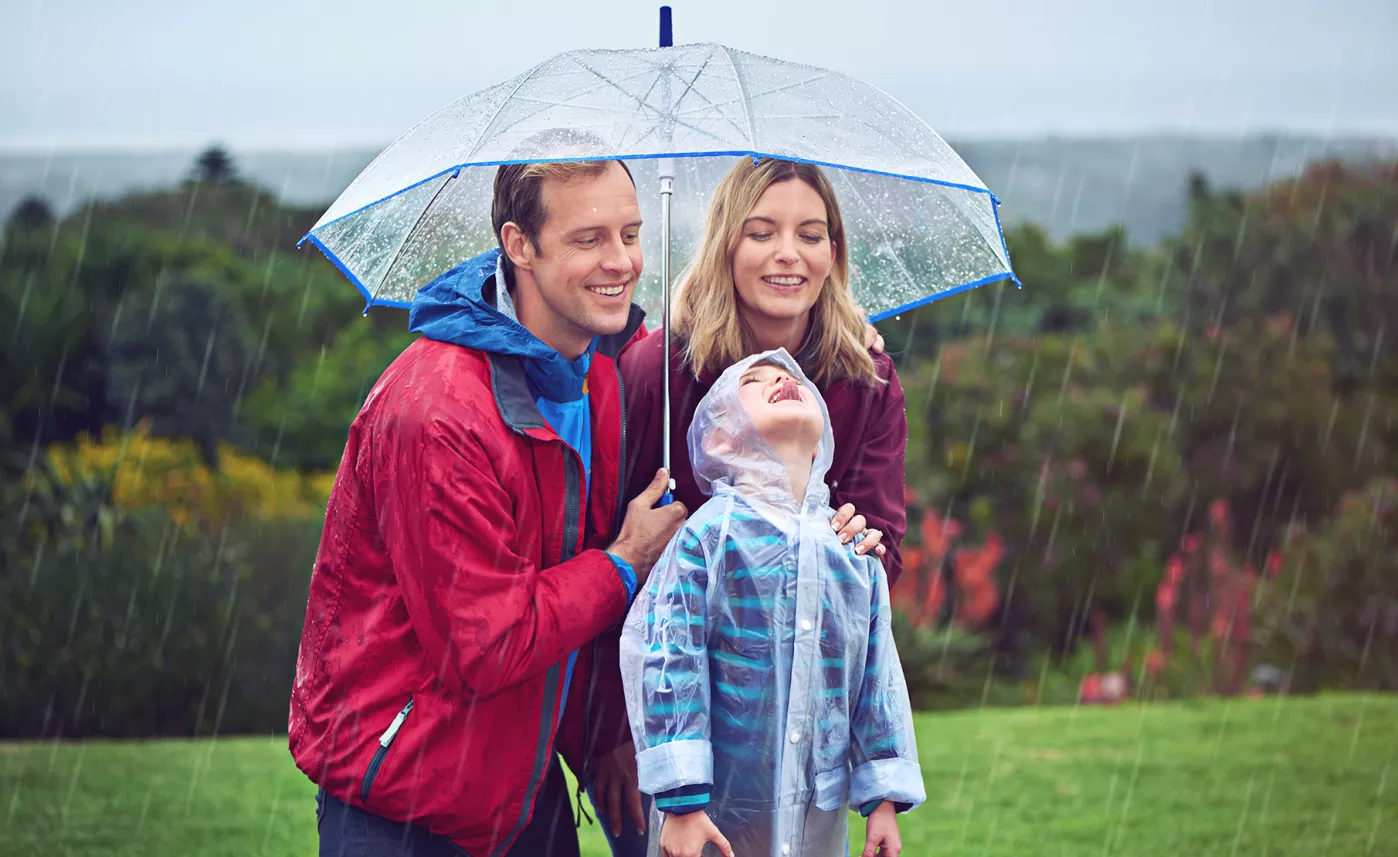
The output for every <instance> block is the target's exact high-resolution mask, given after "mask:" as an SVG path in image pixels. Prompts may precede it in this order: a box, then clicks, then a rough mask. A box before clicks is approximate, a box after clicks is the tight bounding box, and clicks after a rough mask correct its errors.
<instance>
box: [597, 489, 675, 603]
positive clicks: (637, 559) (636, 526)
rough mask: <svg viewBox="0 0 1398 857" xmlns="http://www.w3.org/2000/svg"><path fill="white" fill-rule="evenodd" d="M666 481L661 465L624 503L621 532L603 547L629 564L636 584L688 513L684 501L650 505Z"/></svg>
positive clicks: (642, 580)
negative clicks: (646, 483)
mask: <svg viewBox="0 0 1398 857" xmlns="http://www.w3.org/2000/svg"><path fill="white" fill-rule="evenodd" d="M669 484H670V474H668V473H666V472H665V468H663V467H662V468H660V469H659V470H657V471H656V472H655V478H654V479H652V480H651V483H650V484H649V485H647V486H646V490H644V491H642V492H641V493H640V494H638V495H636V499H634V500H632V501H631V502H630V503H629V504H628V505H627V507H626V519H625V520H623V521H622V522H621V532H620V533H617V537H616V541H615V542H613V543H612V546H611V547H609V548H607V553H610V554H615V555H616V556H619V557H621V558H622V559H624V560H626V561H627V562H628V563H629V564H630V565H631V568H632V570H633V571H635V572H636V584H637V586H643V585H644V584H645V582H646V578H647V577H649V576H650V569H651V566H653V565H655V561H656V560H658V559H660V554H661V552H662V551H664V550H665V545H667V544H669V542H670V537H671V536H673V535H674V534H675V531H676V530H678V529H679V528H680V525H681V524H683V523H684V519H685V518H687V517H688V516H689V512H688V511H687V510H686V509H685V507H684V504H683V503H681V502H679V501H678V500H676V501H675V502H673V503H671V504H670V505H668V506H661V507H660V508H658V509H655V508H651V507H652V506H654V505H655V504H656V503H658V502H660V495H661V494H664V493H665V489H666V487H668V486H669Z"/></svg>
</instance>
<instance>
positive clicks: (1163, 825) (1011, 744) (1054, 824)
mask: <svg viewBox="0 0 1398 857" xmlns="http://www.w3.org/2000/svg"><path fill="white" fill-rule="evenodd" d="M917 728H918V741H919V748H920V750H921V754H922V766H923V772H924V774H925V775H926V778H927V792H928V802H927V804H926V805H925V806H923V807H921V808H920V809H918V810H916V811H915V812H913V813H912V814H911V815H908V816H904V817H903V837H904V842H905V846H906V847H905V849H904V853H905V854H907V855H909V857H921V855H963V854H964V855H978V857H979V856H980V855H987V857H989V856H990V855H1005V857H1009V855H1034V857H1048V855H1065V857H1066V855H1072V857H1081V855H1129V857H1144V855H1160V857H1167V855H1168V857H1178V855H1189V856H1190V857H1194V856H1195V855H1213V854H1217V855H1258V857H1261V855H1267V857H1273V855H1288V857H1290V855H1295V857H1302V856H1303V855H1304V857H1318V855H1375V857H1392V855H1398V767H1395V763H1398V697H1383V696H1324V697H1319V698H1314V699H1292V700H1284V701H1279V700H1256V701H1243V700H1234V701H1226V700H1210V701H1207V702H1197V703H1183V704H1168V705H1167V704H1160V705H1152V706H1126V707H1121V708H1116V709H1087V708H1084V709H1074V708H1019V709H991V710H985V711H972V712H957V713H950V714H921V715H919V716H918V727H917ZM313 796H314V788H313V787H312V786H311V784H310V783H309V782H307V781H306V779H305V778H304V777H303V776H302V775H301V773H300V772H299V771H297V770H296V768H295V767H294V766H293V765H292V764H291V760H290V757H289V756H288V754H287V751H286V744H285V739H284V738H281V737H278V738H263V739H259V738H237V739H220V740H200V741H150V742H137V741H124V742H100V741H94V742H84V743H59V744H53V743H49V744H8V745H0V854H3V855H6V857H24V856H25V855H46V857H47V855H57V854H82V855H103V857H111V855H203V854H208V855H240V857H243V856H244V855H291V854H296V855H310V854H314V853H315V850H316V837H315V824H314V820H315V814H314V806H315V801H314V797H313ZM582 834H583V854H584V855H587V857H603V855H605V854H607V851H606V848H605V845H604V844H603V842H602V838H601V836H600V834H599V833H598V831H597V828H595V827H591V828H589V827H588V826H587V825H586V824H584V826H583V831H582ZM851 840H852V843H853V844H854V846H855V847H856V849H857V848H858V847H859V846H861V845H862V843H863V830H862V827H860V826H859V825H858V824H857V823H856V824H855V825H854V829H853V830H852V831H851ZM739 857H742V855H739Z"/></svg>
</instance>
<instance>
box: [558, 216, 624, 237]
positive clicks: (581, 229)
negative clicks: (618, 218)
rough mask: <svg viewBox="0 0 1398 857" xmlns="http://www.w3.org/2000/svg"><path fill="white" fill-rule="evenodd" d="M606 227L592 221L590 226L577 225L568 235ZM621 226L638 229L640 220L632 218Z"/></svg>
mask: <svg viewBox="0 0 1398 857" xmlns="http://www.w3.org/2000/svg"><path fill="white" fill-rule="evenodd" d="M606 228H607V227H606V226H604V225H602V224H601V223H594V224H592V225H590V226H579V227H578V228H577V229H574V230H573V231H572V232H569V233H568V235H569V236H570V237H571V236H575V235H581V234H583V233H584V232H596V231H598V230H599V229H606ZM621 228H622V229H640V228H641V221H639V220H633V221H631V222H630V223H628V224H626V225H625V226H623V227H621Z"/></svg>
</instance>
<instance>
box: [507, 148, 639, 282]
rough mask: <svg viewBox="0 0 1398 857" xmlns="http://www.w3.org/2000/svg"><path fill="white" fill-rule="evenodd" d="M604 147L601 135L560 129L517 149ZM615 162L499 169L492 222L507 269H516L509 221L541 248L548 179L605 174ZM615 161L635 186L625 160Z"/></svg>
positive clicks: (525, 152) (532, 152)
mask: <svg viewBox="0 0 1398 857" xmlns="http://www.w3.org/2000/svg"><path fill="white" fill-rule="evenodd" d="M603 147H604V144H603V143H602V141H601V140H600V139H599V138H596V137H594V136H593V135H591V134H587V133H586V132H574V131H566V130H564V129H556V130H553V131H545V132H542V133H540V134H536V135H534V136H532V137H530V138H529V139H528V140H525V141H524V142H523V143H521V144H520V147H519V148H518V149H517V154H518V155H520V156H521V157H531V156H538V155H542V154H544V153H546V152H547V153H550V154H555V155H556V154H558V153H560V151H565V152H566V151H568V150H569V149H573V150H578V149H584V150H585V149H591V150H592V151H597V150H598V149H601V148H603ZM611 163H613V161H610V160H607V161H553V162H548V163H535V164H504V165H503V166H501V167H500V168H499V169H498V170H496V171H495V193H494V196H493V197H492V199H491V202H490V225H491V227H492V228H493V229H494V230H495V241H496V243H498V244H499V245H500V251H501V257H502V258H503V260H504V266H505V270H506V271H507V272H509V271H512V270H513V266H512V265H511V263H510V258H509V256H506V255H504V250H505V241H504V237H503V236H502V235H501V234H500V230H501V229H503V228H504V226H505V224H506V223H511V222H513V223H515V224H516V225H517V226H519V228H520V231H521V232H523V233H524V236H525V237H526V238H528V239H529V243H531V244H533V245H534V249H535V250H537V249H539V242H538V235H539V229H540V228H541V227H542V226H543V225H544V221H545V220H547V219H548V212H546V211H545V210H544V198H543V185H544V180H545V179H557V180H558V181H560V182H568V181H573V180H575V179H580V178H596V177H597V176H600V175H602V173H603V172H605V171H606V169H607V166H608V165H609V164H611ZM615 163H618V164H621V168H622V169H623V170H625V171H626V177H627V178H629V179H631V185H632V187H634V186H635V185H636V179H635V177H633V176H632V175H631V168H630V167H628V166H627V165H626V162H625V161H622V160H617V161H615Z"/></svg>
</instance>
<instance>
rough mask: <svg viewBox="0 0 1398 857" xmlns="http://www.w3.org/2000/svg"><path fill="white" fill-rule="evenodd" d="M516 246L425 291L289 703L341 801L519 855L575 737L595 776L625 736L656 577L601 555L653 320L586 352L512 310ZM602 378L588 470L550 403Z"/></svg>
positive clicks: (381, 389)
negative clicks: (602, 725)
mask: <svg viewBox="0 0 1398 857" xmlns="http://www.w3.org/2000/svg"><path fill="white" fill-rule="evenodd" d="M497 259H498V251H493V252H491V253H487V254H484V255H483V256H481V257H477V258H476V259H472V260H469V261H468V262H465V263H463V264H462V265H459V266H457V267H456V268H453V269H452V270H450V271H448V272H446V273H445V274H443V275H441V276H440V277H438V278H437V279H436V280H434V281H433V282H432V283H430V284H428V285H427V286H424V287H423V290H422V292H420V293H419V296H418V299H417V301H416V302H415V303H414V306H413V310H412V314H411V318H410V321H411V324H412V327H413V328H414V329H415V330H418V331H420V332H422V333H423V334H424V336H423V337H422V338H421V339H419V340H417V341H416V342H414V343H413V344H412V345H411V346H409V347H408V348H407V349H406V350H405V351H404V352H403V353H402V354H401V355H400V356H399V357H398V359H396V360H395V361H394V362H393V364H392V365H390V366H389V368H388V369H387V370H386V371H385V372H384V374H383V376H382V377H381V378H380V379H379V381H378V383H377V384H375V386H374V388H373V390H372V391H371V392H370V394H369V396H368V398H367V400H366V402H365V404H364V407H363V408H362V409H361V411H360V413H359V415H358V417H356V419H355V421H354V423H353V424H352V425H351V427H350V432H349V439H348V441H347V443H346V446H345V453H344V456H343V458H342V459H341V463H340V469H339V472H338V473H337V475H336V479H335V483H334V487H333V489H332V491H331V496H330V501H329V505H328V508H327V512H326V520H325V528H324V531H323V534H322V537H321V544H320V549H319V551H318V553H317V557H316V565H315V570H314V573H313V575H312V578H311V588H310V597H309V601H308V604H307V609H306V622H305V627H304V629H303V633H302V640H301V648H300V654H299V657H298V661H297V669H296V677H295V682H294V686H293V689H292V697H291V706H290V716H289V731H290V747H291V752H292V755H293V757H294V758H295V761H296V764H297V766H298V767H300V769H301V770H302V771H304V772H305V773H306V775H307V776H308V777H310V779H311V780H312V781H314V782H315V783H317V784H318V785H320V786H321V787H322V788H324V789H325V790H326V792H327V793H329V794H331V795H333V796H334V797H336V798H338V799H339V800H341V801H344V802H345V803H347V804H350V805H352V806H357V807H361V808H363V809H365V810H367V811H368V812H371V813H373V814H375V815H379V816H382V817H384V818H388V819H391V820H395V821H409V822H412V823H414V824H417V825H419V826H422V827H425V828H427V829H428V830H430V831H432V832H434V833H441V834H444V835H446V836H449V837H450V838H451V839H452V840H453V841H455V842H456V843H457V844H458V845H459V846H460V847H461V848H463V849H464V850H465V851H466V852H467V853H468V854H470V855H472V857H492V856H493V855H499V854H502V853H504V852H505V851H506V850H507V849H508V848H509V846H510V843H511V842H513V841H514V839H515V838H516V837H517V835H518V834H519V831H520V830H521V829H523V827H524V826H525V824H526V823H527V822H528V820H529V818H530V816H531V813H532V811H533V804H534V800H535V798H536V796H537V794H538V790H539V786H540V783H541V780H542V778H543V775H544V773H545V772H546V770H547V767H548V764H549V761H550V760H551V759H552V757H553V754H554V752H555V751H556V750H557V751H559V752H561V753H562V754H563V755H564V757H565V759H566V760H567V761H568V764H569V766H570V767H571V768H573V769H574V770H575V771H583V772H586V771H587V769H588V767H589V762H590V760H591V759H592V758H595V757H597V756H598V755H600V754H602V753H604V752H608V751H610V750H611V749H612V748H614V747H615V746H616V745H617V744H618V743H620V742H621V741H622V740H624V737H625V736H624V732H622V731H621V730H618V729H616V728H615V724H613V725H612V728H611V729H610V731H607V730H601V729H592V730H589V729H587V728H585V724H586V723H588V722H589V721H590V720H591V721H592V722H593V723H594V724H596V723H597V721H596V720H595V718H589V717H588V716H587V711H586V707H587V705H588V704H589V702H590V697H591V696H592V695H593V693H592V690H593V688H592V679H593V668H592V667H593V657H592V652H593V649H594V640H595V638H596V637H597V635H598V633H599V632H601V631H603V630H604V629H606V628H608V627H611V626H614V625H616V623H617V622H619V621H620V620H621V618H622V617H623V615H624V613H625V610H626V607H627V605H628V603H629V601H630V599H631V597H632V595H633V592H632V588H633V587H634V585H635V578H634V575H632V576H630V577H629V579H628V569H626V568H624V567H622V566H621V565H619V564H618V563H616V562H614V560H613V559H612V558H611V557H610V556H609V555H608V554H607V553H605V552H604V551H603V550H602V548H604V547H606V546H607V545H608V544H610V542H611V541H612V539H613V537H614V535H615V532H616V530H617V529H618V528H619V525H620V521H621V518H622V515H623V512H624V509H625V506H624V504H623V481H622V478H623V467H622V464H623V462H624V460H625V449H624V446H623V443H624V434H623V431H622V426H623V415H624V395H625V394H624V390H623V388H622V385H621V379H620V373H619V370H618V367H617V363H616V358H617V355H618V354H619V353H620V352H621V351H622V349H623V348H624V347H625V346H626V345H627V344H628V342H629V341H630V340H631V338H632V337H633V336H634V335H635V334H636V332H637V331H638V330H639V329H640V324H641V313H640V311H639V310H638V309H633V312H632V318H631V323H630V324H629V325H628V329H627V330H626V331H624V332H622V333H621V334H618V335H616V336H611V337H605V338H603V339H600V340H599V341H598V342H597V343H596V344H595V350H594V351H593V352H592V353H591V354H590V356H588V359H587V360H586V361H582V360H579V361H567V360H565V359H564V358H563V357H562V356H561V355H559V354H557V352H553V351H552V349H548V348H547V346H543V343H541V342H539V341H538V340H537V339H535V338H534V337H533V336H532V334H529V333H528V331H526V330H524V328H522V327H521V326H520V325H519V324H518V322H516V321H515V320H514V319H512V318H510V317H509V315H507V314H505V313H502V312H501V311H500V310H499V309H498V305H499V300H498V298H499V293H500V292H502V291H503V289H501V288H500V287H499V286H498V285H497V283H498V281H497V278H496V265H497ZM540 346H542V348H543V349H544V350H541V349H540ZM550 354H551V355H552V356H550ZM544 364H552V365H544ZM541 367H542V371H541ZM584 388H586V391H587V392H586V398H585V404H586V406H587V409H588V428H589V438H588V439H589V441H590V447H591V462H590V466H589V467H584V462H583V461H582V460H581V457H580V456H579V454H578V452H577V447H578V446H580V445H581V443H580V442H579V440H578V438H577V437H576V436H574V437H573V443H569V442H568V440H567V439H565V438H564V437H561V436H560V434H559V433H558V432H557V431H555V429H554V427H553V426H552V425H551V424H550V420H548V419H546V418H545V417H544V415H543V414H542V413H541V409H540V407H539V405H538V404H537V403H536V398H539V397H547V398H548V400H549V401H552V402H568V401H577V399H576V398H574V399H569V398H568V397H569V396H570V395H571V394H572V393H573V391H575V390H576V391H577V392H578V393H579V394H581V391H582V390H583V389H584ZM589 471H590V479H588V478H586V474H587V473H588V472H589ZM589 483H590V484H589ZM589 488H590V490H589ZM574 653H577V655H576V658H575V659H574V658H573V655H574ZM573 660H575V663H574V664H573V675H572V677H571V685H572V687H573V689H574V691H575V692H573V693H569V692H568V687H569V684H570V680H569V677H568V668H569V664H570V661H573ZM623 729H624V725H623Z"/></svg>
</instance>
